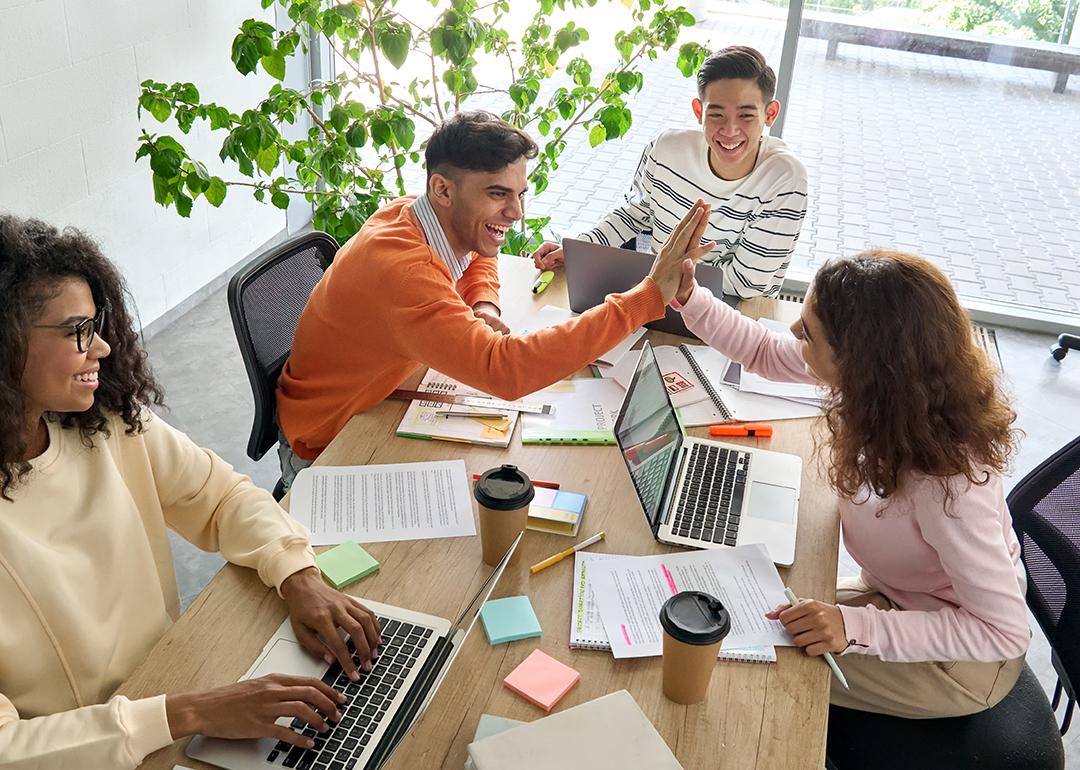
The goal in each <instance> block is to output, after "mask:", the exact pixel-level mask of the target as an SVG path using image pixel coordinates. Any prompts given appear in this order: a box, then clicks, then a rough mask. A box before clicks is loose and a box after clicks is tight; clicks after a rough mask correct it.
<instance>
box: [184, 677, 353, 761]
mask: <svg viewBox="0 0 1080 770" xmlns="http://www.w3.org/2000/svg"><path fill="white" fill-rule="evenodd" d="M346 700H347V698H346V697H345V696H344V695H343V694H342V693H340V692H337V691H335V690H334V689H333V688H332V687H330V685H328V684H326V683H325V682H321V681H319V680H318V679H310V678H308V677H303V676H289V675H287V674H271V675H269V676H264V677H259V678H258V679H247V680H245V681H243V682H237V683H235V684H230V685H226V686H225V687H217V688H215V689H213V690H200V691H196V692H186V693H178V694H176V695H167V696H166V697H165V714H166V716H167V718H168V720H169V731H170V732H171V733H172V737H173V739H174V740H179V739H181V738H186V737H187V736H189V735H195V734H196V733H198V734H201V735H208V736H210V737H212V738H277V739H278V740H279V741H283V742H285V743H288V744H291V745H293V746H303V747H305V748H310V747H311V746H314V741H313V740H312V738H311V737H310V736H308V735H303V734H301V733H297V732H293V731H292V730H290V729H289V728H288V727H287V726H286V727H283V726H281V725H278V724H274V722H275V720H277V719H280V718H281V717H286V716H289V717H293V718H294V719H299V720H301V721H303V722H304V723H306V724H308V725H310V726H311V727H312V728H313V731H318V732H325V731H326V730H328V729H329V725H328V724H327V722H326V719H329V720H331V721H335V722H336V721H337V720H338V719H340V717H341V715H340V713H339V711H338V708H339V707H340V706H341V705H342V704H344V703H345V702H346ZM324 717H325V719H324Z"/></svg>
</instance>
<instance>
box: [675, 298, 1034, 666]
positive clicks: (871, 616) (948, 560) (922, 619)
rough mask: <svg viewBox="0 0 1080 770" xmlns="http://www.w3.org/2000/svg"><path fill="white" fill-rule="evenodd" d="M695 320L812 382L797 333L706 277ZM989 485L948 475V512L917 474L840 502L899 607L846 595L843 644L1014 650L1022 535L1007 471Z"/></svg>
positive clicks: (848, 529)
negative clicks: (750, 309) (745, 307)
mask: <svg viewBox="0 0 1080 770" xmlns="http://www.w3.org/2000/svg"><path fill="white" fill-rule="evenodd" d="M674 305H675V307H676V309H678V310H679V311H680V312H682V314H683V320H684V321H685V322H686V325H687V327H688V328H689V329H690V330H691V331H692V332H694V333H695V334H696V335H698V336H699V337H701V339H702V340H704V341H705V342H706V343H707V344H709V345H711V346H712V347H714V348H716V349H717V350H719V351H720V352H721V353H723V354H724V355H725V356H727V357H728V358H730V359H731V360H733V361H737V362H739V363H740V364H742V366H743V367H744V368H745V369H747V370H748V371H750V372H753V373H755V374H758V375H761V376H762V377H766V378H769V379H772V380H778V381H788V382H813V381H814V379H813V378H812V377H811V376H810V375H808V374H807V372H806V367H805V364H804V361H803V357H802V352H801V349H800V343H799V341H798V340H796V339H795V337H794V336H789V335H782V334H775V333H773V332H770V331H769V330H768V329H766V328H765V327H764V326H762V325H761V324H758V323H756V322H755V321H752V320H750V319H749V318H747V317H745V316H743V315H742V314H740V313H739V312H737V311H736V310H734V309H732V308H730V307H728V306H727V305H725V304H724V303H723V302H721V301H719V300H717V299H715V298H714V297H713V295H712V293H711V292H710V291H709V290H708V289H706V288H704V287H703V286H698V287H696V288H695V289H694V293H693V294H692V295H691V297H690V301H689V302H687V303H686V305H685V306H679V304H678V302H675V303H674ZM989 474H990V479H989V482H988V483H987V484H985V485H982V486H978V485H974V484H970V483H969V482H968V481H967V479H966V478H965V477H964V476H957V477H953V478H950V479H949V480H948V482H949V484H950V488H951V489H952V491H953V493H954V497H953V502H952V506H951V509H950V511H949V514H950V515H946V513H945V509H944V495H943V493H942V490H941V484H940V480H939V479H936V478H931V477H928V476H924V475H922V474H915V473H912V474H910V475H909V476H908V477H907V478H905V479H903V480H902V482H901V485H900V488H899V489H898V490H897V491H896V493H894V494H893V496H892V497H891V498H890V499H889V500H888V506H885V504H884V501H883V500H882V499H881V498H879V497H878V496H876V495H874V494H873V493H871V492H869V491H864V492H863V493H861V494H859V495H857V496H856V499H852V500H841V501H840V523H841V527H842V534H843V538H844V546H845V547H846V548H847V550H848V553H850V554H851V556H852V558H853V559H855V561H856V562H857V563H858V564H859V566H860V567H862V578H863V580H864V581H865V582H866V583H867V585H869V586H870V587H871V588H872V589H873V590H875V591H879V592H881V593H882V594H884V595H885V596H887V597H888V598H889V599H891V600H892V601H893V602H894V603H896V604H897V605H898V606H900V607H902V608H903V610H900V611H898V610H888V611H886V610H880V609H877V608H876V607H846V606H843V605H841V607H840V612H841V614H842V615H843V618H844V629H845V634H846V636H847V638H848V640H849V641H850V645H849V646H848V649H847V650H846V651H845V654H846V653H862V654H866V655H876V656H878V657H880V658H881V659H882V660H887V661H896V662H907V663H910V662H917V661H954V660H981V661H999V660H1008V659H1011V658H1017V657H1020V656H1021V655H1023V654H1024V652H1025V651H1026V650H1027V647H1028V641H1029V639H1030V637H1031V632H1030V630H1029V628H1028V622H1027V606H1026V605H1025V603H1024V591H1025V590H1026V579H1025V576H1024V568H1023V566H1022V565H1021V563H1020V544H1019V543H1018V542H1017V540H1016V536H1015V534H1013V530H1012V519H1011V517H1010V516H1009V509H1008V508H1007V507H1006V505H1005V492H1004V488H1003V485H1002V478H1001V475H1000V474H999V473H997V472H994V471H989Z"/></svg>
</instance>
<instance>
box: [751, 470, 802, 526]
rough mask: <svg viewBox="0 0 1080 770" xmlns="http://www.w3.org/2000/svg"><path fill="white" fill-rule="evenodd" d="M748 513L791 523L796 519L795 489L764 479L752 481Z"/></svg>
mask: <svg viewBox="0 0 1080 770" xmlns="http://www.w3.org/2000/svg"><path fill="white" fill-rule="evenodd" d="M746 513H747V515H748V516H753V517H754V518H755V519H768V520H769V521H777V522H780V523H781V524H791V523H792V522H793V521H795V490H794V489H792V488H791V487H779V486H777V485H775V484H766V483H765V482H763V481H752V482H750V503H749V505H748V506H747V508H746Z"/></svg>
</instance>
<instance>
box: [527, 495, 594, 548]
mask: <svg viewBox="0 0 1080 770" xmlns="http://www.w3.org/2000/svg"><path fill="white" fill-rule="evenodd" d="M534 488H535V489H536V497H534V498H533V501H532V503H531V504H530V505H529V523H528V525H527V526H528V529H532V530H536V531H537V532H551V533H553V534H556V535H569V536H570V537H576V536H577V533H578V527H580V526H581V519H582V517H583V516H584V515H585V503H586V502H588V498H587V497H585V495H582V494H578V493H577V492H563V491H561V490H558V489H550V488H548V487H534Z"/></svg>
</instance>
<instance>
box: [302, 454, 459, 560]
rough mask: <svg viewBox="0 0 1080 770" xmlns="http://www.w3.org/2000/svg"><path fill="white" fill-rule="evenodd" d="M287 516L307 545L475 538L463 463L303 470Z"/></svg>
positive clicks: (402, 464) (451, 461)
mask: <svg viewBox="0 0 1080 770" xmlns="http://www.w3.org/2000/svg"><path fill="white" fill-rule="evenodd" d="M289 513H290V514H291V515H292V517H293V518H294V519H296V520H297V521H299V522H300V523H301V524H303V525H304V526H305V527H307V528H308V529H309V530H310V531H311V544H312V545H337V544H338V543H343V542H345V541H348V540H353V541H355V542H357V543H379V542H384V541H387V540H426V539H432V538H437V537H463V536H466V535H475V534H476V525H475V523H474V522H473V512H472V500H471V498H470V496H469V482H468V477H467V476H466V473H465V461H464V460H440V461H438V462H426V463H398V464H395V465H358V466H350V467H341V468H335V467H318V468H304V469H303V470H302V471H300V472H299V473H298V474H296V480H295V481H293V485H292V490H291V491H290V496H289Z"/></svg>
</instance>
